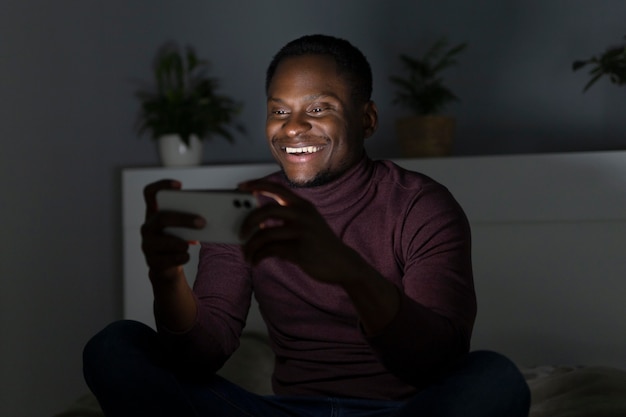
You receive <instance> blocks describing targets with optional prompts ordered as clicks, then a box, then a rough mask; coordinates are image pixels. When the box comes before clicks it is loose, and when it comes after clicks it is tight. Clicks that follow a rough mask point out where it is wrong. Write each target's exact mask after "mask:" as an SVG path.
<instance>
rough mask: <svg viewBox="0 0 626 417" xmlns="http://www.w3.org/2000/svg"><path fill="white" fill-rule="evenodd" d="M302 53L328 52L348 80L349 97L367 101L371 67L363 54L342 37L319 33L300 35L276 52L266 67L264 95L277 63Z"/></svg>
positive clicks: (326, 53) (370, 93)
mask: <svg viewBox="0 0 626 417" xmlns="http://www.w3.org/2000/svg"><path fill="white" fill-rule="evenodd" d="M303 55H328V56H330V57H331V58H333V60H334V61H335V63H336V64H337V70H338V72H339V74H340V75H343V76H345V77H346V79H347V80H348V82H350V84H351V87H352V93H353V94H352V95H353V97H354V98H355V99H357V100H359V101H369V100H370V98H371V96H372V68H371V67H370V64H369V62H368V61H367V58H366V57H365V55H363V53H362V52H361V51H360V50H359V49H358V48H356V47H355V46H354V45H352V44H351V43H350V42H348V41H347V40H345V39H341V38H336V37H334V36H328V35H320V34H317V35H305V36H302V37H300V38H298V39H295V40H293V41H291V42H289V43H287V44H286V45H285V46H283V47H282V49H280V51H278V53H277V54H276V55H275V56H274V58H273V59H272V62H270V65H269V67H268V68H267V73H266V76H265V93H266V94H267V91H268V89H269V85H270V83H271V81H272V78H273V77H274V73H275V72H276V68H277V67H278V64H280V62H281V61H282V60H283V59H285V58H289V57H294V56H303Z"/></svg>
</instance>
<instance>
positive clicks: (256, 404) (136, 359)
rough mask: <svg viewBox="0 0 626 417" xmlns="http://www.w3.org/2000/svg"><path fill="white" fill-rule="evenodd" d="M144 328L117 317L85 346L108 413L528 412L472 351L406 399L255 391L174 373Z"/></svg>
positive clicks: (504, 368)
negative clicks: (201, 380)
mask: <svg viewBox="0 0 626 417" xmlns="http://www.w3.org/2000/svg"><path fill="white" fill-rule="evenodd" d="M165 363H166V360H165V358H164V357H163V353H162V352H161V351H160V350H159V343H158V340H157V334H156V332H154V330H152V329H151V328H150V327H148V326H146V325H144V324H142V323H138V322H134V321H127V320H125V321H119V322H115V323H113V324H111V325H109V326H107V327H106V328H105V329H104V330H102V331H101V332H100V333H98V334H97V335H96V336H94V337H93V338H92V339H91V340H90V341H89V343H87V345H86V347H85V350H84V352H83V366H84V374H85V380H86V381H87V384H88V385H89V388H90V389H91V390H92V392H93V393H94V394H95V395H96V397H97V398H98V400H99V402H100V405H101V406H102V409H103V410H104V413H105V415H106V416H107V417H122V416H133V417H138V416H150V417H158V416H168V417H186V416H206V417H219V416H225V417H239V416H248V417H250V416H258V417H287V416H290V417H295V416H311V417H318V416H320V417H321V416H328V417H339V416H342V417H383V416H385V417H403V416H412V417H419V416H424V417H440V416H441V417H443V416H446V417H448V416H449V417H451V416H455V417H456V416H462V417H478V416H481V417H483V416H484V417H487V416H493V417H522V416H523V417H526V416H527V415H528V410H529V403H530V392H529V389H528V386H527V384H526V382H525V381H524V379H523V377H522V375H521V374H520V372H519V370H518V369H517V367H516V366H515V365H514V364H513V363H512V362H511V361H510V360H508V359H507V358H505V357H503V356H502V355H500V354H497V353H494V352H488V351H477V352H472V353H470V354H469V355H468V356H467V358H466V360H465V361H464V362H463V363H462V364H461V366H459V367H457V368H455V369H454V371H453V372H452V373H451V374H450V375H448V376H447V377H445V378H444V379H442V380H441V381H440V382H437V383H435V384H433V385H431V386H430V387H428V388H426V389H424V390H422V391H420V392H419V393H418V394H416V395H415V396H414V397H413V398H411V399H410V400H408V401H403V402H399V401H376V400H364V399H346V398H321V397H320V398H316V397H285V396H275V395H272V396H260V395H256V394H253V393H250V392H248V391H246V390H244V389H242V388H240V387H238V386H236V385H234V384H232V383H230V382H229V381H227V380H225V379H224V378H221V377H219V376H213V377H211V378H210V379H209V380H207V381H203V382H202V383H197V382H191V381H189V380H187V379H185V378H180V377H177V376H176V374H175V373H174V372H172V371H171V370H170V367H169V366H167V365H166V364H165Z"/></svg>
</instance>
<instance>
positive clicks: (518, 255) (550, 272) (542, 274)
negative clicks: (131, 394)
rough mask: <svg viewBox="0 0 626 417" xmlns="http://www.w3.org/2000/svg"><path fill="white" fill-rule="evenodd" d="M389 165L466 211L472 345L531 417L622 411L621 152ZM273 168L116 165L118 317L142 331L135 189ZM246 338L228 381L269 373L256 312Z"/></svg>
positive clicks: (147, 318) (144, 293) (143, 292)
mask: <svg viewBox="0 0 626 417" xmlns="http://www.w3.org/2000/svg"><path fill="white" fill-rule="evenodd" d="M396 162H397V163H398V164H400V165H402V166H405V167H407V168H409V169H413V170H416V171H419V172H423V173H425V174H427V175H429V176H431V177H433V178H435V179H436V180H438V181H440V182H441V183H443V184H445V185H446V186H447V187H448V188H449V189H450V190H451V191H452V193H453V194H454V195H455V196H456V198H457V199H458V200H459V202H460V203H461V205H462V206H463V207H464V208H465V210H466V213H467V215H468V217H469V219H470V223H471V226H472V233H473V260H474V271H475V284H476V291H477V295H478V305H479V312H478V317H477V321H476V326H475V331H474V337H473V342H472V349H491V350H496V351H499V352H502V353H504V354H506V355H507V356H509V357H510V358H511V359H513V360H514V361H515V363H516V364H518V366H519V368H520V369H521V370H522V371H523V372H524V374H525V376H526V379H527V381H528V383H529V386H530V387H531V391H532V410H531V416H532V417H540V416H541V417H543V416H551V417H559V416H563V417H565V416H588V417H602V416H626V320H624V318H626V303H624V302H623V299H624V296H625V295H626V280H625V279H624V278H625V277H626V261H624V259H626V257H625V256H624V249H625V248H626V151H608V152H585V153H566V154H538V155H511V156H486V157H451V158H441V159H398V160H396ZM274 169H275V166H274V165H273V164H242V165H222V166H211V167H197V168H169V169H165V168H141V169H126V170H124V171H123V174H122V179H123V184H122V185H123V196H122V200H123V236H124V307H125V313H124V314H125V317H126V318H131V319H136V320H140V321H143V322H146V323H148V324H151V325H153V321H152V317H151V300H150V290H149V286H148V281H147V280H146V279H144V277H145V276H146V267H145V265H144V264H143V258H142V255H141V252H140V249H139V248H140V245H139V233H138V230H139V226H140V224H141V222H142V216H143V201H142V196H141V190H142V188H143V186H144V185H145V184H147V183H149V182H151V181H154V180H156V179H160V178H164V177H168V178H177V179H179V180H181V181H183V183H184V185H185V186H186V187H188V188H198V187H203V188H210V187H215V188H229V187H233V186H234V185H235V184H236V183H237V182H239V181H241V180H244V179H247V178H252V177H258V176H260V175H263V174H265V173H267V172H270V171H272V170H274ZM196 256H197V254H193V257H194V258H195V257H196ZM194 262H195V259H194V260H192V262H191V263H190V265H188V267H187V269H188V271H187V273H188V276H193V269H194ZM245 333H246V337H247V338H248V337H249V338H250V339H251V340H250V341H249V342H248V341H247V342H246V343H245V344H244V345H242V348H241V349H240V350H241V351H242V352H248V351H250V352H253V353H254V352H256V353H257V354H259V355H260V356H258V357H257V356H255V355H254V354H252V353H250V352H248V353H247V354H242V355H243V357H244V359H241V356H240V355H236V356H235V357H234V358H233V360H232V363H233V365H232V369H235V370H238V372H235V374H236V375H238V376H233V378H235V379H236V378H240V377H241V375H240V374H243V376H244V379H245V378H247V377H250V376H254V379H255V380H256V381H257V382H258V377H259V375H263V372H265V371H267V370H268V369H270V368H268V367H267V366H265V365H262V366H261V368H260V369H261V370H259V369H257V368H254V369H257V371H256V372H252V371H249V370H250V369H253V365H252V364H253V363H254V364H256V365H258V364H261V363H265V362H264V361H265V360H269V361H270V363H271V356H270V358H269V359H268V358H266V357H265V356H264V355H266V354H267V353H268V351H267V349H266V345H264V342H263V337H265V333H264V326H263V324H262V322H261V320H260V318H259V316H258V313H257V312H256V311H254V312H253V313H252V314H251V318H250V321H249V323H248V326H247V328H246V332H245ZM248 345H251V346H255V347H256V349H249V348H250V346H248ZM244 346H245V347H244ZM250 358H253V359H250ZM241 360H243V364H239V365H237V363H238V362H237V361H241ZM246 360H247V362H246ZM256 365H255V366H256ZM242 369H243V370H244V372H241V370H242ZM263 370H265V371H263ZM225 372H226V371H225ZM228 372H230V371H228ZM261 386H263V384H260V385H259V387H261ZM255 389H256V388H255ZM80 401H82V402H84V403H85V404H87V405H85V406H84V407H83V410H82V411H80V410H79V411H80V412H83V414H76V413H74V414H71V412H72V410H71V409H70V410H66V412H65V413H64V414H58V416H82V415H84V416H88V415H99V414H97V413H98V410H97V405H96V404H94V403H93V398H92V397H90V396H89V395H87V396H86V397H85V398H83V399H81V400H80ZM80 401H79V402H77V403H76V404H74V406H75V407H80ZM89 404H91V405H94V408H90V406H89ZM89 413H92V414H89ZM94 413H95V414H94Z"/></svg>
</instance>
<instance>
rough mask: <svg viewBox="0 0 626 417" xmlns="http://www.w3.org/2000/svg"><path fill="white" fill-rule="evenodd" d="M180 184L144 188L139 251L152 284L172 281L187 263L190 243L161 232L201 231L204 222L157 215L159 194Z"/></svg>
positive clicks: (167, 182) (166, 213)
mask: <svg viewBox="0 0 626 417" xmlns="http://www.w3.org/2000/svg"><path fill="white" fill-rule="evenodd" d="M180 188H181V184H180V182H178V181H175V180H161V181H157V182H154V183H152V184H149V185H147V186H146V187H145V188H144V199H145V202H146V220H145V223H144V224H143V226H142V227H141V237H142V243H141V249H142V251H143V253H144V256H145V258H146V263H147V264H148V268H149V269H150V279H151V280H153V281H154V280H160V281H162V280H165V281H168V280H173V279H176V278H177V277H178V276H179V275H180V274H181V273H182V265H184V264H185V263H187V262H188V261H189V243H188V242H185V241H184V240H182V239H180V238H177V237H175V236H171V235H168V234H166V233H164V232H163V229H164V228H166V227H173V226H178V227H190V228H202V227H203V226H204V225H205V221H204V219H203V218H201V217H199V216H196V215H193V214H188V213H178V212H171V211H159V210H158V207H157V202H156V194H157V192H159V191H160V190H166V189H170V190H177V189H180Z"/></svg>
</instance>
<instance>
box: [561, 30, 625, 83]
mask: <svg viewBox="0 0 626 417" xmlns="http://www.w3.org/2000/svg"><path fill="white" fill-rule="evenodd" d="M624 39H626V36H625V37H624ZM587 65H591V70H590V71H589V75H590V76H591V79H590V80H589V81H588V82H587V84H586V85H585V87H584V88H583V92H585V91H587V90H588V89H589V87H591V86H592V85H593V84H595V83H596V81H598V80H599V79H600V78H601V77H602V76H604V75H607V76H609V79H610V80H611V82H612V83H613V84H616V85H624V84H626V43H625V44H623V45H620V46H615V47H612V48H608V49H607V50H606V51H605V52H604V53H603V54H601V55H599V56H595V55H594V56H592V57H591V58H589V59H585V60H578V61H574V63H573V64H572V69H573V70H574V71H578V70H579V69H581V68H583V67H586V66H587Z"/></svg>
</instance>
